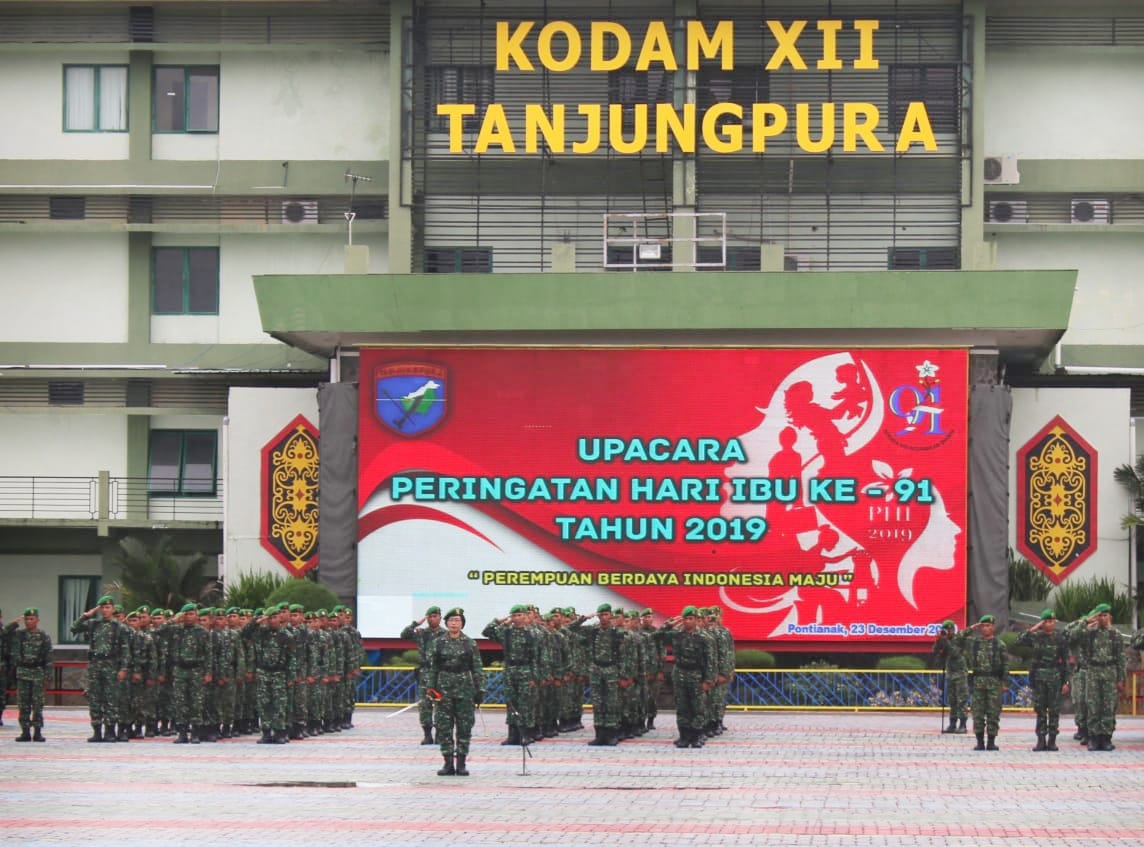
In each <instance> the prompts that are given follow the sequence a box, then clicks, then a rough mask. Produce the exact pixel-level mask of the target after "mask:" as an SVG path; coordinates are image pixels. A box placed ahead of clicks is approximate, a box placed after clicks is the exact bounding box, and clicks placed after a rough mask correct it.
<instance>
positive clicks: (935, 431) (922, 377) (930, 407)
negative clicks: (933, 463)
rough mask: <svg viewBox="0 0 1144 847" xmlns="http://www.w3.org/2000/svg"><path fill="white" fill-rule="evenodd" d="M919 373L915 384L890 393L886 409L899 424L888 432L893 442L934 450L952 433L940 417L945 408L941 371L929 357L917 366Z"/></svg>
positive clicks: (900, 386)
mask: <svg viewBox="0 0 1144 847" xmlns="http://www.w3.org/2000/svg"><path fill="white" fill-rule="evenodd" d="M914 368H915V370H917V372H918V380H917V383H916V384H905V385H898V386H896V387H895V388H894V389H893V390H892V391H891V392H890V394H889V396H888V398H887V401H886V405H887V410H888V411H889V413H890V414H891V415H893V416H895V417H896V418H897V419H898V421H899V425H898V426H897V427H896V428H893V427H891V428H888V429H887V430H886V431H885V433H886V436H887V437H889V439H890V440H891V441H893V442H894V443H895V444H897V445H898V446H900V447H905V448H907V449H910V450H932V449H933V448H935V447H938V446H940V445H941V444H944V443H945V442H946V441H948V440H949V437H950V436H951V435H953V433H952V432H948V431H946V430H945V429H943V428H942V423H941V416H942V414H943V413H944V412H945V407H944V406H942V401H941V379H940V378H939V377H938V375H937V372H938V371H939V370H940V367H939V366H938V365H935V364H934V363H933V362H931V361H930V360H929V359H926V360H925V361H924V362H922V363H921V364H920V365H915V366H914Z"/></svg>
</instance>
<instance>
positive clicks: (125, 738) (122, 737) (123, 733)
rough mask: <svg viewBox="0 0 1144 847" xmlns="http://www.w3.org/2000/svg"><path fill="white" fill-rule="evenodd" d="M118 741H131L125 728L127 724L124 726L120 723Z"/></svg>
mask: <svg viewBox="0 0 1144 847" xmlns="http://www.w3.org/2000/svg"><path fill="white" fill-rule="evenodd" d="M119 740H120V741H130V740H131V730H130V729H128V728H127V724H125V723H121V724H120V725H119Z"/></svg>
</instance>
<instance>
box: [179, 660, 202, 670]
mask: <svg viewBox="0 0 1144 847" xmlns="http://www.w3.org/2000/svg"><path fill="white" fill-rule="evenodd" d="M175 664H176V665H177V666H178V667H179V668H181V669H182V670H185V671H193V670H197V669H198V668H201V667H202V666H203V663H202V662H176V663H175Z"/></svg>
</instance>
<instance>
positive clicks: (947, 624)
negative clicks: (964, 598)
mask: <svg viewBox="0 0 1144 847" xmlns="http://www.w3.org/2000/svg"><path fill="white" fill-rule="evenodd" d="M941 628H942V629H957V624H955V623H954V622H953V621H950V620H945V621H942V622H941Z"/></svg>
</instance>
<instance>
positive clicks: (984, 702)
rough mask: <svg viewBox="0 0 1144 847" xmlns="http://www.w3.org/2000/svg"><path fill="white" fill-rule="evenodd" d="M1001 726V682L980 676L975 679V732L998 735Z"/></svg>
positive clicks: (994, 678) (993, 677)
mask: <svg viewBox="0 0 1144 847" xmlns="http://www.w3.org/2000/svg"><path fill="white" fill-rule="evenodd" d="M1000 726H1001V680H999V679H998V678H997V677H995V676H985V675H978V676H976V677H974V679H973V731H974V733H976V734H977V735H983V734H984V735H996V734H997V730H998V729H999V728H1000Z"/></svg>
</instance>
